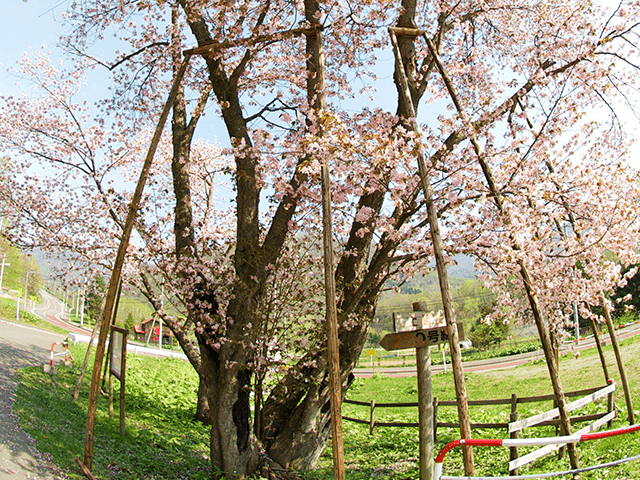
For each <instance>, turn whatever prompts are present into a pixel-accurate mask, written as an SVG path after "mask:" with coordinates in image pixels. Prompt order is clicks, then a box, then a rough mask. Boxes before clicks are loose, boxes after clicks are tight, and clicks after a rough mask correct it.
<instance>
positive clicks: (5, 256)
mask: <svg viewBox="0 0 640 480" xmlns="http://www.w3.org/2000/svg"><path fill="white" fill-rule="evenodd" d="M0 220H1V219H0ZM6 259H7V254H6V253H5V254H4V255H3V256H2V267H0V295H1V294H2V277H3V276H4V267H5V265H6V266H7V267H8V266H10V265H11V264H10V263H4V262H5V260H6Z"/></svg>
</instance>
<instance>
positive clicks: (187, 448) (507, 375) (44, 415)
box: [14, 338, 640, 480]
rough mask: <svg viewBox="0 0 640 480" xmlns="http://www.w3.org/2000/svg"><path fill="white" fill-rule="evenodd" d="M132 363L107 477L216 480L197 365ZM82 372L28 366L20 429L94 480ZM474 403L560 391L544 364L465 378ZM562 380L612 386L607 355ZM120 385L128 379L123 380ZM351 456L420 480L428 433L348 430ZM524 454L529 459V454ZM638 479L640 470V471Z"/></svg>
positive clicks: (548, 466) (108, 439)
mask: <svg viewBox="0 0 640 480" xmlns="http://www.w3.org/2000/svg"><path fill="white" fill-rule="evenodd" d="M639 347H640V338H639V339H638V340H635V339H632V340H627V341H625V342H622V352H623V355H624V359H625V364H626V368H627V376H628V378H629V380H630V383H631V388H632V395H633V399H634V402H636V408H637V407H639V406H640V385H639V384H638V379H639V378H640V376H639V375H640V371H639V370H640V348H639ZM73 354H74V356H75V358H76V359H77V360H78V362H77V363H81V362H80V360H81V359H82V358H83V352H82V347H80V346H78V347H75V349H74V350H73ZM606 355H607V362H608V366H609V370H610V373H611V375H612V376H613V377H614V379H616V380H618V375H617V371H616V370H617V369H616V368H615V361H614V359H613V354H612V352H611V350H610V347H607V352H606ZM127 359H128V365H127V396H126V412H127V430H126V436H125V437H121V436H120V434H119V423H118V406H117V405H118V402H117V400H116V402H115V404H116V405H115V415H114V419H113V420H109V418H108V415H107V400H106V398H104V397H101V398H100V401H99V406H98V416H97V419H96V436H95V438H96V440H95V456H94V472H95V474H96V475H97V477H98V478H104V479H107V478H108V479H111V478H114V479H115V478H117V479H134V478H155V479H164V478H196V479H197V478H205V477H207V476H208V473H209V462H208V450H209V446H208V428H207V427H204V426H203V425H201V424H199V423H197V422H194V421H193V420H192V417H193V413H194V411H195V399H196V395H195V394H196V388H197V376H196V375H195V372H194V371H193V370H192V368H191V367H190V366H189V364H188V363H186V362H182V361H180V360H173V359H156V358H146V357H140V356H136V355H128V357H127ZM78 370H79V369H78V366H77V365H74V366H72V367H69V368H64V367H61V368H59V369H58V372H57V374H56V375H55V376H54V377H51V376H49V375H47V374H44V373H42V370H41V369H38V368H28V369H25V370H22V371H21V372H19V374H18V380H19V388H18V391H17V395H16V402H15V405H14V410H15V413H16V414H17V415H18V416H19V418H20V421H21V423H22V425H23V427H24V428H25V430H27V432H29V434H30V435H32V436H33V437H34V439H35V440H36V442H37V446H38V448H39V449H40V451H42V452H43V453H49V454H51V455H52V458H53V460H54V462H55V463H56V464H58V465H59V466H60V467H62V468H63V469H64V470H65V471H67V472H69V474H70V477H71V478H82V477H80V475H79V470H78V468H77V466H75V464H74V462H73V459H74V457H80V458H82V451H83V442H84V427H85V421H86V403H87V391H88V387H87V385H86V383H88V378H87V379H86V381H85V388H84V390H83V393H82V394H81V397H80V399H79V401H78V402H77V403H74V402H73V401H72V400H71V393H72V392H73V389H74V387H75V383H76V381H77V375H78ZM465 378H466V385H467V391H468V396H469V398H470V399H490V398H506V397H509V396H510V395H511V394H512V393H516V394H517V395H519V396H529V395H540V394H548V393H551V392H552V390H551V383H550V381H549V379H548V373H547V368H546V365H545V364H544V363H543V362H541V361H537V362H535V363H530V364H527V365H524V366H521V367H517V368H513V369H508V370H501V371H492V372H485V373H467V374H466V375H465ZM561 378H562V384H563V387H564V389H565V390H566V391H570V390H579V389H583V388H587V387H591V386H599V385H603V384H604V383H605V382H604V375H603V374H602V368H601V367H600V364H599V359H598V356H597V353H596V351H595V350H591V351H588V352H586V353H584V352H583V353H582V355H580V356H579V357H574V356H573V355H566V356H565V357H564V358H563V359H562V360H561ZM115 383H116V385H117V381H116V382H115ZM433 394H434V395H435V396H437V397H438V398H440V399H442V400H446V399H449V400H450V399H454V398H455V396H454V387H453V378H452V375H451V374H450V373H442V374H437V375H434V376H433ZM347 397H348V398H350V399H353V400H362V401H366V402H369V401H371V400H372V399H375V400H376V402H377V403H381V402H415V401H417V387H416V379H415V378H413V377H407V378H385V377H381V376H378V377H374V378H372V379H357V380H356V381H355V383H354V385H353V386H352V388H351V389H350V390H349V392H348V395H347ZM551 407H552V405H551V404H550V403H548V404H544V405H543V404H540V405H538V404H528V405H526V406H522V407H520V406H519V408H518V410H519V412H520V414H521V417H523V416H526V415H528V414H529V413H538V412H540V411H544V410H548V409H550V408H551ZM585 408H586V409H587V410H588V409H597V410H598V411H603V409H605V408H606V400H605V401H604V404H603V402H600V403H599V404H598V405H597V406H595V407H593V406H591V407H585ZM616 408H617V411H618V414H619V419H618V420H616V423H615V424H614V426H622V425H624V424H625V421H624V420H625V419H626V407H625V402H624V397H623V394H622V391H621V389H620V390H619V391H617V392H616ZM343 410H344V414H345V415H348V416H351V417H357V418H362V419H368V408H367V407H360V406H353V405H344V409H343ZM470 410H471V418H472V421H507V418H508V407H491V408H487V407H482V408H479V407H471V408H470ZM377 419H378V420H379V421H387V422H391V421H404V422H414V421H417V409H414V408H409V409H407V408H391V409H384V410H382V409H380V410H379V412H378V413H377ZM439 419H440V420H441V421H442V420H443V419H447V420H450V421H455V420H456V411H455V408H446V407H442V408H441V409H440V410H439ZM343 427H344V449H345V463H346V476H347V478H348V479H353V480H360V479H363V480H364V479H373V478H380V479H398V480H399V479H402V480H404V479H417V478H418V471H417V460H418V440H417V429H416V428H377V429H376V430H375V431H374V434H373V435H370V434H369V427H368V425H360V424H355V423H352V422H346V421H345V422H344V424H343ZM473 435H474V437H480V438H503V437H504V436H506V435H505V432H502V431H496V430H488V429H486V430H477V431H474V432H473ZM527 435H537V436H552V435H555V432H554V429H553V428H551V427H549V428H535V427H533V428H531V429H530V430H529V431H528V432H527ZM456 438H458V434H457V432H456V430H455V429H444V428H442V429H439V430H438V443H437V445H436V449H435V450H436V452H437V451H439V449H440V448H441V447H442V446H444V445H445V444H446V443H448V442H449V441H451V440H454V439H456ZM578 451H579V455H580V462H581V466H587V465H594V464H599V463H603V462H608V461H611V460H616V459H619V458H623V457H628V456H633V455H638V454H640V435H627V436H625V437H618V438H613V439H608V440H600V441H597V442H594V443H593V444H582V445H579V446H578ZM521 454H522V453H521ZM474 456H475V463H476V471H477V474H479V475H493V476H495V475H506V474H507V471H506V468H507V467H506V465H507V461H508V450H507V449H497V448H484V449H482V448H476V449H474ZM331 465H332V460H331V448H330V447H329V448H327V449H326V450H325V452H324V454H323V455H322V457H321V459H320V462H319V464H318V466H317V468H316V469H315V470H313V471H312V472H307V473H306V474H305V476H306V478H307V479H308V480H329V479H331V478H333V475H332V471H331ZM461 466H462V462H461V456H460V452H456V451H453V452H451V453H450V454H449V455H447V458H446V461H445V473H446V474H447V475H461V474H462V467H461ZM639 467H640V465H639V464H638V462H635V463H629V464H626V465H623V466H620V467H616V468H613V469H608V470H598V471H594V472H588V473H585V474H583V477H582V478H584V479H617V480H621V479H625V478H627V479H632V478H640V469H639ZM568 468H569V463H568V459H567V458H564V459H558V458H557V456H556V455H550V456H548V457H547V458H544V459H541V460H538V461H537V462H536V463H534V464H533V465H532V466H531V467H525V468H523V469H522V471H521V474H527V473H532V472H538V473H540V472H548V471H556V470H567V469H568ZM636 472H638V473H636Z"/></svg>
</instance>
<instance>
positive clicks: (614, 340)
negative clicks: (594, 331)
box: [601, 297, 635, 425]
mask: <svg viewBox="0 0 640 480" xmlns="http://www.w3.org/2000/svg"><path fill="white" fill-rule="evenodd" d="M601 305H602V310H604V319H605V321H606V322H607V328H608V329H609V338H610V339H611V346H612V347H613V353H614V354H615V356H616V363H617V364H618V373H619V374H620V383H622V389H623V390H624V400H625V402H626V403H627V418H628V420H629V425H633V424H634V423H635V415H634V414H633V402H632V400H631V391H630V390H629V382H628V381H627V373H626V371H625V369H624V362H623V361H622V355H621V354H620V345H619V344H618V337H617V336H616V327H615V326H614V325H613V320H612V319H611V312H610V311H609V307H608V306H607V302H606V301H605V299H604V297H603V298H602V299H601ZM607 380H608V379H607Z"/></svg>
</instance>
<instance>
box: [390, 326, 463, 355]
mask: <svg viewBox="0 0 640 480" xmlns="http://www.w3.org/2000/svg"><path fill="white" fill-rule="evenodd" d="M456 325H457V327H458V335H459V336H460V338H461V339H462V322H457V324H456ZM448 341H449V336H448V335H447V327H446V326H442V327H434V328H424V329H421V330H411V331H408V332H398V333H389V334H387V335H385V336H384V337H383V338H382V340H380V346H381V347H382V348H384V349H385V350H387V351H390V350H403V349H405V348H422V347H429V346H431V345H439V344H441V343H447V342H448Z"/></svg>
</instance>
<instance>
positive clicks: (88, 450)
mask: <svg viewBox="0 0 640 480" xmlns="http://www.w3.org/2000/svg"><path fill="white" fill-rule="evenodd" d="M190 59H191V54H189V53H186V52H185V56H184V60H183V61H182V63H181V64H180V68H179V69H178V71H177V72H176V76H175V78H174V79H173V84H172V85H171V90H170V92H169V96H168V98H167V101H166V102H165V104H164V106H163V108H162V112H161V114H160V119H159V120H158V124H157V125H156V130H155V132H154V134H153V137H152V139H151V144H150V145H149V151H148V152H147V156H146V158H145V161H144V165H143V167H142V171H141V172H140V178H139V179H138V184H137V185H136V189H135V192H134V194H133V198H132V199H131V203H130V204H129V211H128V213H127V220H126V222H125V225H124V229H123V231H122V237H121V238H120V246H119V247H118V253H117V255H116V260H115V263H114V265H113V270H112V271H111V279H110V280H109V289H108V290H107V297H106V299H105V305H104V309H103V310H102V314H101V316H100V335H99V336H98V345H97V346H96V359H95V363H94V366H93V375H92V376H91V390H90V393H89V404H88V406H87V427H86V432H85V439H84V465H85V467H86V468H87V469H88V470H91V463H92V459H93V439H94V427H95V421H96V410H97V406H98V391H99V388H100V373H101V371H102V362H103V358H104V353H105V344H106V341H107V335H108V334H109V324H110V321H111V314H112V312H113V306H114V303H115V298H116V293H117V290H118V285H119V283H120V276H121V274H122V267H123V266H124V259H125V256H126V253H127V248H128V247H129V240H130V238H131V232H132V231H133V224H134V222H135V219H136V217H137V215H138V208H139V206H140V200H141V199H142V192H143V190H144V186H145V183H146V181H147V177H148V176H149V171H150V170H151V164H152V163H153V157H154V156H155V153H156V150H157V148H158V143H159V142H160V137H161V135H162V131H163V130H164V126H165V123H166V121H167V117H168V116H169V111H170V110H171V105H172V104H173V101H174V99H175V97H176V95H177V94H178V89H179V87H180V83H181V82H182V77H184V74H185V72H186V70H187V65H188V64H189V60H190Z"/></svg>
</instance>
